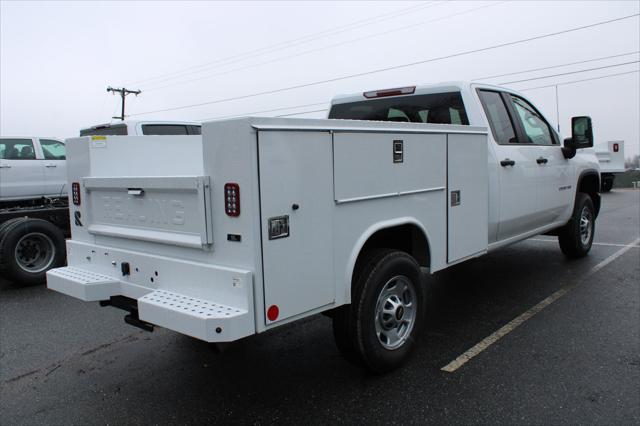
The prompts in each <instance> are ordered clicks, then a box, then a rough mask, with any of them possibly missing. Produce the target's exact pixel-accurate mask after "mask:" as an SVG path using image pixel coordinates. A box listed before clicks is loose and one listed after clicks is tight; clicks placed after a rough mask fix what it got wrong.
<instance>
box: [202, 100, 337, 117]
mask: <svg viewBox="0 0 640 426" xmlns="http://www.w3.org/2000/svg"><path fill="white" fill-rule="evenodd" d="M328 103H329V102H327V101H325V102H316V103H313V104H304V105H295V106H288V107H281V108H273V109H265V110H262V111H253V112H244V113H241V114H231V115H222V116H217V117H209V118H202V119H199V120H197V121H207V120H221V119H223V118H233V117H246V116H248V115H252V114H263V113H265V112H274V111H282V110H288V109H296V108H304V107H311V106H318V105H324V104H328Z"/></svg>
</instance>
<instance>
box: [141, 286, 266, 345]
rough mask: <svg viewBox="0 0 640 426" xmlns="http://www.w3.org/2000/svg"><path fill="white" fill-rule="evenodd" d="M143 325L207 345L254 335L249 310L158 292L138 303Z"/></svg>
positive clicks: (142, 298) (172, 293)
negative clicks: (185, 335) (179, 334)
mask: <svg viewBox="0 0 640 426" xmlns="http://www.w3.org/2000/svg"><path fill="white" fill-rule="evenodd" d="M138 314H139V316H140V319H141V320H143V321H147V322H150V323H152V324H156V325H159V326H161V327H165V328H168V329H170V330H174V331H178V332H180V333H184V334H187V335H189V336H192V337H196V338H198V339H201V340H205V341H207V342H226V341H232V340H236V339H239V338H241V337H245V336H248V335H250V334H253V333H254V332H255V328H254V325H253V321H252V320H251V316H250V315H249V312H248V311H247V310H246V309H240V308H236V307H233V306H226V305H221V304H219V303H215V302H213V301H209V300H203V299H198V298H195V297H190V296H185V295H182V294H178V293H174V292H170V291H166V290H156V291H154V292H151V293H149V294H147V295H145V296H143V297H141V298H140V299H138Z"/></svg>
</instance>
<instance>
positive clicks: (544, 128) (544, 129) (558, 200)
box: [510, 95, 572, 225]
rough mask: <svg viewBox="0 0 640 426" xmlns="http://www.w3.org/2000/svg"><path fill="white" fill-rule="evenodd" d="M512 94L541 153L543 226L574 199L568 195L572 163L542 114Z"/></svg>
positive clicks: (523, 124) (531, 141) (539, 208)
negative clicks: (564, 153)
mask: <svg viewBox="0 0 640 426" xmlns="http://www.w3.org/2000/svg"><path fill="white" fill-rule="evenodd" d="M510 97H511V100H512V102H513V106H514V108H515V111H516V112H517V118H518V122H519V124H520V125H521V129H522V132H523V133H524V137H525V138H526V141H527V143H528V144H531V145H535V146H536V148H537V152H538V154H537V157H536V159H535V161H536V164H537V169H538V172H539V177H538V185H537V188H538V190H537V194H538V195H537V208H536V210H537V211H538V219H540V220H541V222H542V223H541V225H545V224H548V223H552V222H555V221H556V220H558V219H559V217H560V216H561V215H562V214H563V213H564V212H565V211H566V210H567V208H568V207H569V204H570V203H571V201H572V198H571V197H569V196H568V195H567V194H568V193H570V192H571V186H570V185H571V175H572V173H571V166H570V164H569V162H568V161H567V160H566V159H565V158H564V155H563V154H562V149H561V146H560V141H559V138H557V136H556V135H555V133H554V131H553V129H552V128H551V126H550V125H549V123H548V122H547V121H546V120H545V119H544V117H543V116H542V114H540V113H539V112H538V111H537V110H536V109H535V107H534V106H533V105H531V104H530V103H529V102H527V101H526V100H524V99H522V98H521V97H519V96H515V95H510Z"/></svg>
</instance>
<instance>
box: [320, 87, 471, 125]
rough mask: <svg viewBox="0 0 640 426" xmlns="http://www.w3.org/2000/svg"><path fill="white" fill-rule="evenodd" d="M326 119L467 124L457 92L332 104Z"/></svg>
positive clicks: (465, 114)
mask: <svg viewBox="0 0 640 426" xmlns="http://www.w3.org/2000/svg"><path fill="white" fill-rule="evenodd" d="M329 118H338V119H343V120H368V121H396V122H407V123H433V124H462V125H468V124H469V119H468V118H467V112H466V110H465V108H464V102H463V101H462V95H461V94H460V92H446V93H431V94H426V95H411V96H394V97H390V98H383V99H372V100H367V101H358V102H348V103H343V104H335V105H333V106H332V107H331V111H330V112H329Z"/></svg>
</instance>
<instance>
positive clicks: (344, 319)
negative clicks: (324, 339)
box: [334, 250, 424, 373]
mask: <svg viewBox="0 0 640 426" xmlns="http://www.w3.org/2000/svg"><path fill="white" fill-rule="evenodd" d="M423 296H424V292H423V288H422V282H421V272H420V267H419V266H418V264H417V262H416V261H415V259H413V257H411V256H410V255H408V254H407V253H404V252H401V251H396V250H382V251H378V252H376V253H375V254H374V255H372V256H371V257H369V259H368V261H367V262H366V264H365V266H364V267H363V268H362V270H361V272H360V273H359V275H358V277H357V279H356V281H355V285H354V288H353V294H352V303H351V305H348V306H345V307H343V308H341V309H343V310H342V311H341V315H340V314H338V315H336V316H334V335H336V343H337V345H338V347H339V348H340V350H341V351H342V353H343V354H344V355H345V356H346V357H347V358H348V359H350V360H351V361H357V362H359V363H362V364H364V366H365V367H367V368H368V369H370V370H371V371H374V372H376V373H384V372H387V371H391V370H393V369H395V368H397V367H399V366H400V365H402V364H403V363H404V362H405V361H406V360H407V358H408V357H409V355H410V354H411V352H412V349H413V347H414V345H415V341H416V336H418V335H419V332H420V329H421V328H422V324H423V322H424V301H423Z"/></svg>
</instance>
